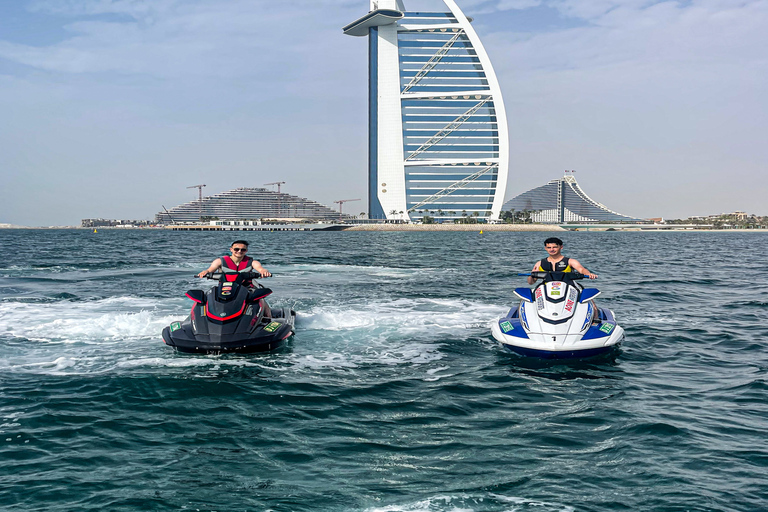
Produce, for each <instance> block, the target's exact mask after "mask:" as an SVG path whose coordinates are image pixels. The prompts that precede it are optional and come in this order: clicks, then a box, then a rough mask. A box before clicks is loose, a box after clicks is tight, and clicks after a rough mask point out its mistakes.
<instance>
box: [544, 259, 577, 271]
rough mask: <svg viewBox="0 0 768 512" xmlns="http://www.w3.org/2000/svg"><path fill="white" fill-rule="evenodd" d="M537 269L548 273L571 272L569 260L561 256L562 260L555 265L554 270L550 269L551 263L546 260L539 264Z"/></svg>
mask: <svg viewBox="0 0 768 512" xmlns="http://www.w3.org/2000/svg"><path fill="white" fill-rule="evenodd" d="M539 267H541V270H544V271H548V272H573V269H572V268H571V260H570V258H568V257H566V256H563V259H561V260H560V261H558V262H557V263H555V265H554V268H552V263H550V261H549V260H548V259H547V258H544V259H543V260H541V262H539Z"/></svg>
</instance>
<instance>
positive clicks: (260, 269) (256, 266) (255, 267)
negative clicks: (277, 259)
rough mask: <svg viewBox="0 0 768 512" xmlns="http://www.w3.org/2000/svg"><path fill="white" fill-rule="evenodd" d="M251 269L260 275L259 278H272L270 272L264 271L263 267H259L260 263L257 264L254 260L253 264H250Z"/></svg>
mask: <svg viewBox="0 0 768 512" xmlns="http://www.w3.org/2000/svg"><path fill="white" fill-rule="evenodd" d="M251 267H253V269H254V270H255V271H256V272H258V273H259V274H261V277H271V276H272V274H271V273H270V271H269V270H267V269H265V268H264V267H262V266H261V263H260V262H258V261H256V260H253V263H251Z"/></svg>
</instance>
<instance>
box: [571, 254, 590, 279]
mask: <svg viewBox="0 0 768 512" xmlns="http://www.w3.org/2000/svg"><path fill="white" fill-rule="evenodd" d="M569 263H570V264H571V267H572V268H573V270H575V271H576V272H579V273H580V274H584V275H585V276H587V277H588V278H590V279H597V274H593V273H592V272H590V271H589V270H587V269H586V267H585V266H584V265H582V264H581V263H579V262H578V261H576V260H575V259H573V258H571V260H570V261H569Z"/></svg>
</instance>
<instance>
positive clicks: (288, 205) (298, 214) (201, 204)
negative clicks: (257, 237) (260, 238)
mask: <svg viewBox="0 0 768 512" xmlns="http://www.w3.org/2000/svg"><path fill="white" fill-rule="evenodd" d="M340 218H344V219H349V218H350V216H349V215H341V214H340V213H339V212H337V211H335V210H333V209H331V208H328V207H327V206H323V205H322V204H320V203H316V202H315V201H311V200H309V199H305V198H303V197H298V196H293V195H290V194H285V193H282V192H274V191H272V190H267V189H265V188H236V189H234V190H229V191H227V192H222V193H220V194H214V195H212V196H208V197H202V198H201V199H198V200H195V201H190V202H188V203H184V204H182V205H179V206H174V207H173V208H171V209H170V210H164V211H162V212H158V213H157V214H155V221H156V222H158V223H160V224H178V223H181V222H198V221H200V220H203V221H210V220H214V219H216V220H243V219H250V220H256V219H280V220H286V221H298V220H312V221H318V220H339V219H340Z"/></svg>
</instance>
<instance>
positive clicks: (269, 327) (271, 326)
mask: <svg viewBox="0 0 768 512" xmlns="http://www.w3.org/2000/svg"><path fill="white" fill-rule="evenodd" d="M279 327H280V322H270V323H268V324H267V325H266V327H264V330H265V331H267V332H275V331H276V330H277V329H278V328H279Z"/></svg>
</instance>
